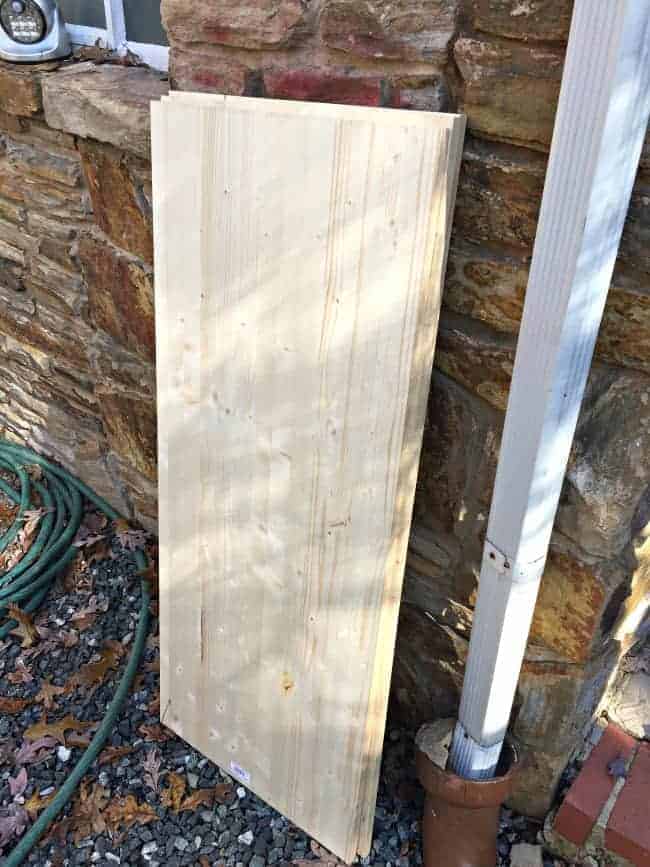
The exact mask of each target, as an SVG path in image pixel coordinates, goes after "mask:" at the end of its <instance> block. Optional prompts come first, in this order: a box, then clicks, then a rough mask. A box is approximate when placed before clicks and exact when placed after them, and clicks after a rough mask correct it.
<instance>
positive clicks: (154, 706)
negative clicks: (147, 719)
mask: <svg viewBox="0 0 650 867" xmlns="http://www.w3.org/2000/svg"><path fill="white" fill-rule="evenodd" d="M147 713H149V714H151V716H160V696H159V695H156V696H154V698H152V699H151V701H150V702H149V704H148V705H147Z"/></svg>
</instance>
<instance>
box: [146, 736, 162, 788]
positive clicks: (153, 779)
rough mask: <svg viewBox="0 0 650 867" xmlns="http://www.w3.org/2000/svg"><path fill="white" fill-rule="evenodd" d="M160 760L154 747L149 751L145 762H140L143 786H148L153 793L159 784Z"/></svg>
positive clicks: (158, 753)
mask: <svg viewBox="0 0 650 867" xmlns="http://www.w3.org/2000/svg"><path fill="white" fill-rule="evenodd" d="M161 759H162V756H161V755H160V751H159V750H157V749H156V748H155V747H154V748H153V749H152V750H149V752H148V753H147V756H146V758H145V760H144V761H143V762H142V767H143V768H144V782H145V785H147V786H149V788H150V789H153V791H154V792H157V791H158V786H159V784H160V762H161Z"/></svg>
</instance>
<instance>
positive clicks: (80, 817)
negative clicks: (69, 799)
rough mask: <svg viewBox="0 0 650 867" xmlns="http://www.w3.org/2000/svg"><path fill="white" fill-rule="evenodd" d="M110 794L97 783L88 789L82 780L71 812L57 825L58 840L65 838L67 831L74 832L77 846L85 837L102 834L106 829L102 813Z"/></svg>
mask: <svg viewBox="0 0 650 867" xmlns="http://www.w3.org/2000/svg"><path fill="white" fill-rule="evenodd" d="M109 796H110V792H109V791H108V789H105V788H104V787H103V786H100V785H99V784H98V783H95V784H94V785H93V788H92V789H89V787H88V783H87V782H86V781H85V780H83V781H82V783H81V786H80V789H79V797H78V798H77V799H76V800H75V802H74V805H73V807H72V812H71V813H70V815H69V816H68V818H67V819H64V820H63V821H62V822H60V823H59V825H58V827H57V835H58V836H59V839H60V840H61V839H63V841H65V838H66V836H67V833H68V831H70V830H73V831H74V842H75V845H78V844H79V843H80V842H81V841H82V840H83V839H84V838H85V837H90V836H91V835H92V834H103V833H104V832H105V831H106V830H107V828H106V819H105V816H104V811H105V809H106V805H107V804H108V800H109Z"/></svg>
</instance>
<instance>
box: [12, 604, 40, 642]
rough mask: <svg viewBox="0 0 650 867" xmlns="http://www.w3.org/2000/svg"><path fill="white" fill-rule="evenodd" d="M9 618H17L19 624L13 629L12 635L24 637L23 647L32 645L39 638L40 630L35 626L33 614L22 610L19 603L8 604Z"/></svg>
mask: <svg viewBox="0 0 650 867" xmlns="http://www.w3.org/2000/svg"><path fill="white" fill-rule="evenodd" d="M7 612H8V619H11V620H15V621H16V623H17V624H18V625H17V626H16V627H15V629H12V630H11V633H10V635H16V636H18V637H19V638H22V646H23V647H31V646H32V645H33V644H34V643H35V642H37V641H38V639H39V634H38V630H37V629H36V627H35V626H34V621H33V620H32V618H31V615H29V614H27V613H26V612H25V611H22V610H21V609H20V608H19V607H18V606H17V605H14V604H13V603H9V605H8V606H7Z"/></svg>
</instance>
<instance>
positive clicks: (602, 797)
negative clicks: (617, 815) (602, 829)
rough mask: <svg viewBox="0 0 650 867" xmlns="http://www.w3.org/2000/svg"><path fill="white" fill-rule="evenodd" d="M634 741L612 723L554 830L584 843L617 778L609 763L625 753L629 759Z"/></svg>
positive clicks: (572, 792) (560, 812)
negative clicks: (611, 774)
mask: <svg viewBox="0 0 650 867" xmlns="http://www.w3.org/2000/svg"><path fill="white" fill-rule="evenodd" d="M635 744H636V742H635V740H634V738H631V737H630V736H629V735H626V734H625V732H623V731H621V729H619V728H618V727H617V726H614V725H609V726H608V727H607V729H606V730H605V732H604V733H603V736H602V737H601V739H600V741H599V742H598V744H597V745H596V746H595V747H594V749H593V750H592V752H591V755H590V756H589V758H588V759H587V761H586V762H585V763H584V765H583V767H582V770H581V771H580V773H579V774H578V778H577V779H576V780H575V782H574V783H573V785H572V786H571V788H570V789H569V793H568V795H567V796H566V798H565V799H564V803H563V804H562V806H561V807H560V809H559V811H558V814H557V817H556V819H555V830H556V831H557V832H558V834H561V835H562V836H563V837H566V839H567V840H570V841H571V842H572V843H575V844H576V846H582V844H583V843H584V842H585V841H586V840H587V838H588V837H589V834H590V833H591V830H592V828H593V827H594V824H595V823H596V819H597V818H598V816H599V815H600V811H601V810H602V808H603V807H604V805H605V801H606V800H607V798H608V797H609V795H610V792H611V791H612V788H613V787H614V783H615V782H616V780H615V778H614V777H612V776H610V774H609V773H608V771H607V766H608V765H609V763H610V762H613V761H614V759H616V758H618V757H619V756H622V757H623V758H624V759H628V758H629V757H630V756H631V755H632V752H633V751H634V747H635Z"/></svg>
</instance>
